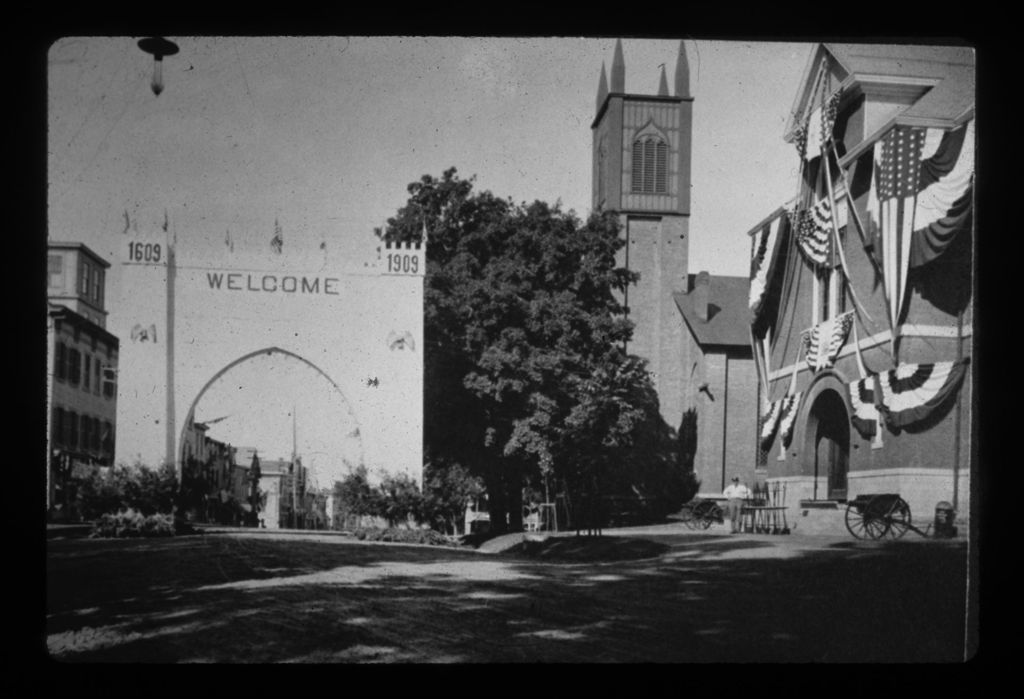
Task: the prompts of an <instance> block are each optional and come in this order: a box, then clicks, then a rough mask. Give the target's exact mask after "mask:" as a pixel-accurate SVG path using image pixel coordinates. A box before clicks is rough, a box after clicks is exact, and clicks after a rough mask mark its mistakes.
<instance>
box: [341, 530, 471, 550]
mask: <svg viewBox="0 0 1024 699" xmlns="http://www.w3.org/2000/svg"><path fill="white" fill-rule="evenodd" d="M352 534H353V536H355V537H356V538H357V539H359V540H360V541H390V542H395V543H402V544H424V545H427V546H452V545H453V543H452V541H451V540H450V539H449V538H448V537H447V536H445V535H444V534H442V533H440V532H437V531H434V530H433V529H408V528H406V527H388V528H386V529H384V528H381V527H359V528H357V529H355V530H354V531H353V532H352Z"/></svg>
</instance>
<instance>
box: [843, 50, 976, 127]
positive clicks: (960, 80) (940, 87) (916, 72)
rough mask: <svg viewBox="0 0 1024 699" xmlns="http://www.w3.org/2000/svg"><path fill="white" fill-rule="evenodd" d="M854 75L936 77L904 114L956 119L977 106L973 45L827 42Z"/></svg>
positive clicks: (926, 117)
mask: <svg viewBox="0 0 1024 699" xmlns="http://www.w3.org/2000/svg"><path fill="white" fill-rule="evenodd" d="M825 47H826V48H827V49H828V50H829V51H830V52H831V53H832V55H833V56H835V57H836V60H838V61H839V62H840V63H841V64H842V65H843V67H844V68H846V69H847V70H848V71H849V72H850V73H853V74H854V75H858V76H859V75H883V76H899V77H902V78H922V79H928V80H936V81H937V83H936V84H935V86H934V87H932V88H931V89H930V90H929V91H928V92H927V93H926V94H925V95H924V96H923V97H922V98H921V99H919V100H918V101H917V102H915V103H914V104H912V105H911V106H910V107H908V108H907V111H905V112H903V117H905V118H915V117H916V118H922V119H953V118H956V117H958V116H960V115H961V114H963V113H964V112H965V111H967V110H968V109H970V108H971V107H973V106H974V93H975V87H974V49H972V48H970V47H967V46H915V45H877V44H834V43H828V44H825Z"/></svg>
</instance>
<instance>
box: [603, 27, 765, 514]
mask: <svg viewBox="0 0 1024 699" xmlns="http://www.w3.org/2000/svg"><path fill="white" fill-rule="evenodd" d="M625 76H626V67H625V60H624V57H623V51H622V42H621V41H620V42H617V43H616V45H615V54H614V58H613V60H612V67H611V82H610V85H609V81H608V79H607V75H606V73H605V70H604V66H602V67H601V76H600V80H599V84H598V92H597V114H596V117H595V119H594V122H593V124H592V126H591V130H592V132H593V181H592V187H593V202H592V204H593V208H594V210H595V211H614V212H616V213H617V214H618V215H619V219H620V224H621V229H622V235H623V236H624V237H625V247H624V248H623V249H622V250H621V251H620V253H619V255H620V257H619V264H620V265H621V266H623V267H625V268H627V269H629V270H631V271H634V272H638V273H639V275H640V276H639V280H638V281H637V282H636V283H634V284H631V285H630V286H629V288H628V289H627V290H626V293H625V298H623V299H622V300H623V302H624V304H625V306H626V312H627V314H628V317H629V319H630V320H631V321H632V322H633V325H634V330H633V338H632V341H631V342H630V343H629V344H628V346H627V351H628V352H630V353H631V354H635V355H637V356H640V357H642V358H644V359H646V360H647V362H648V368H649V370H650V371H651V374H652V378H653V381H654V387H655V390H656V391H657V394H658V401H659V407H660V410H661V415H662V418H663V419H664V421H665V423H666V424H667V426H668V427H671V428H673V429H683V430H687V431H688V437H687V439H689V440H690V441H691V443H692V441H693V440H694V439H695V440H696V444H695V447H696V453H695V456H694V471H695V473H696V475H697V478H698V479H699V480H700V481H701V493H702V494H705V495H709V494H716V495H717V494H719V493H721V490H722V489H723V488H724V487H725V483H726V481H727V478H728V477H731V476H732V475H739V476H740V477H741V478H743V480H745V481H747V482H748V483H749V484H753V481H754V479H755V478H756V477H757V474H756V473H755V471H754V468H755V462H756V453H757V451H756V450H757V440H756V431H757V410H756V403H757V395H758V394H757V391H758V388H757V375H756V369H755V367H754V360H753V358H752V354H751V347H750V337H749V327H748V325H749V323H748V318H747V313H746V298H747V295H748V289H749V281H748V280H747V279H746V278H742V277H726V276H720V275H711V274H708V273H707V272H700V273H699V274H696V275H695V274H691V273H690V272H689V240H690V180H691V177H690V170H691V167H690V164H691V149H692V140H693V133H692V132H693V105H694V97H693V96H692V95H691V94H690V69H689V64H688V62H687V57H686V49H685V46H684V45H683V44H682V43H680V47H679V54H678V56H677V61H676V71H675V79H674V94H670V93H669V86H668V80H667V77H666V75H665V70H664V67H662V71H661V80H660V85H659V88H658V93H657V94H655V95H651V94H635V93H629V92H627V91H626V77H625ZM711 233H713V232H710V231H708V232H705V233H703V234H711Z"/></svg>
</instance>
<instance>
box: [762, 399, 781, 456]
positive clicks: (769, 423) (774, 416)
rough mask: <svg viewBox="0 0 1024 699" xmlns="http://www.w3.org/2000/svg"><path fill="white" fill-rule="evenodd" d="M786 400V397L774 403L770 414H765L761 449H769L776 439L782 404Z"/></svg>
mask: <svg viewBox="0 0 1024 699" xmlns="http://www.w3.org/2000/svg"><path fill="white" fill-rule="evenodd" d="M784 402H786V399H785V398H780V399H779V400H777V401H775V402H774V403H772V406H771V408H770V409H769V411H768V414H767V415H765V416H764V422H763V423H762V424H761V449H762V450H763V451H768V450H769V449H770V448H771V446H772V442H773V441H774V440H775V433H776V432H777V431H778V429H779V418H781V417H782V404H783V403H784Z"/></svg>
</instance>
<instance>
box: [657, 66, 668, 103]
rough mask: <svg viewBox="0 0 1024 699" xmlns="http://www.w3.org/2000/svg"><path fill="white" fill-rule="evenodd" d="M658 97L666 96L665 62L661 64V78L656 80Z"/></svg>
mask: <svg viewBox="0 0 1024 699" xmlns="http://www.w3.org/2000/svg"><path fill="white" fill-rule="evenodd" d="M658 97H668V79H667V78H666V77H665V64H664V63H662V64H661V80H659V81H658Z"/></svg>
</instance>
